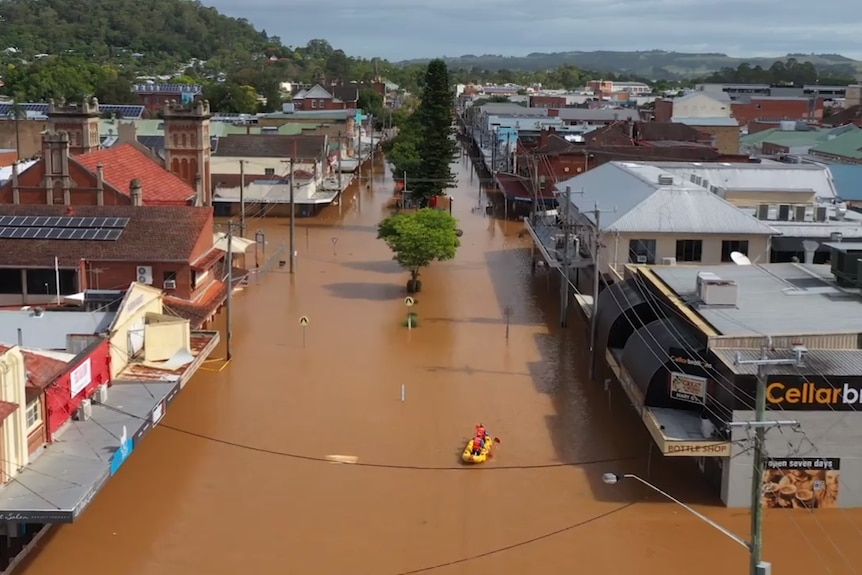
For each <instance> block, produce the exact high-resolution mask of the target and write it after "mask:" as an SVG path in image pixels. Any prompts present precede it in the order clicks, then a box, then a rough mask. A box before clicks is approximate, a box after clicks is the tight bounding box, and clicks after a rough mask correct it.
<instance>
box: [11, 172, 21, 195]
mask: <svg viewBox="0 0 862 575" xmlns="http://www.w3.org/2000/svg"><path fill="white" fill-rule="evenodd" d="M12 203H13V204H20V203H21V190H20V189H19V188H18V162H13V163H12Z"/></svg>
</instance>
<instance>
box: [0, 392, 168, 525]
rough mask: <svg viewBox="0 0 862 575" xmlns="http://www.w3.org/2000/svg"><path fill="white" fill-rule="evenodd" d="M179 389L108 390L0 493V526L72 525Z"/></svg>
mask: <svg viewBox="0 0 862 575" xmlns="http://www.w3.org/2000/svg"><path fill="white" fill-rule="evenodd" d="M178 389H179V381H173V382H148V383H147V384H146V385H145V384H143V383H138V384H134V383H123V384H115V385H113V386H112V387H111V388H110V391H109V392H108V398H109V400H108V403H107V405H101V404H98V403H94V404H92V417H91V418H90V419H88V420H87V421H75V422H73V425H74V426H75V429H74V430H73V429H69V430H67V431H66V433H63V434H62V435H61V436H60V437H59V438H58V439H57V441H55V442H54V443H53V444H52V445H50V446H49V447H48V448H47V449H46V450H45V451H44V453H42V454H41V455H40V456H39V458H38V459H36V460H35V461H34V462H33V463H31V464H30V465H28V466H27V467H25V468H24V470H23V471H21V473H19V474H18V475H16V476H15V477H14V478H13V479H12V480H11V481H9V483H8V484H7V485H6V486H5V487H4V488H3V490H2V491H0V521H20V522H29V523H72V522H73V521H75V519H77V518H78V516H79V515H80V514H81V512H83V511H84V509H86V508H87V506H88V505H89V504H90V502H91V501H92V500H93V498H94V497H95V496H96V494H97V493H98V492H99V491H101V489H102V487H103V486H104V485H105V483H106V482H107V481H108V479H109V478H110V477H111V475H113V474H114V473H116V471H117V469H119V467H120V466H121V465H122V463H123V462H124V461H125V459H126V458H127V457H128V456H129V454H130V453H131V452H132V450H133V449H134V444H135V442H136V441H138V440H140V438H141V437H143V433H141V430H142V429H145V428H147V429H149V428H151V427H152V424H153V421H152V414H153V412H154V411H158V408H159V407H160V406H161V411H162V412H163V411H164V406H165V405H167V403H168V400H169V399H173V397H174V396H175V395H176V390H178ZM112 406H116V407H113V408H112Z"/></svg>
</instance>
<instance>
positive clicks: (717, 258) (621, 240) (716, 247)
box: [599, 233, 769, 273]
mask: <svg viewBox="0 0 862 575" xmlns="http://www.w3.org/2000/svg"><path fill="white" fill-rule="evenodd" d="M698 239H699V240H703V250H702V254H701V261H700V262H678V264H677V265H697V264H698V263H700V264H704V265H716V264H721V263H722V261H721V242H723V241H740V240H747V241H748V257H749V259H751V261H752V262H755V263H768V262H769V238H768V236H750V235H732V234H728V235H718V234H711V235H694V234H692V235H672V234H649V233H638V234H612V233H606V234H602V244H603V245H604V254H605V257H604V258H602V257H601V256H600V257H599V267H600V268H601V270H602V272H603V273H607V272H608V271H609V270H610V267H614V269H616V271H617V272H618V273H622V272H623V267H624V266H625V265H626V264H629V263H635V262H631V261H629V242H630V241H631V240H656V254H655V263H656V265H661V260H662V258H672V257H676V242H677V240H698Z"/></svg>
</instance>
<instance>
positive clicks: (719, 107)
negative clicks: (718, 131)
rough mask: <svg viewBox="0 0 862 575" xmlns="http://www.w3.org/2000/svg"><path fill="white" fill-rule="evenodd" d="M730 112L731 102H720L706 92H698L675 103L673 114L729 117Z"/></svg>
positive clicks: (687, 116)
mask: <svg viewBox="0 0 862 575" xmlns="http://www.w3.org/2000/svg"><path fill="white" fill-rule="evenodd" d="M730 112H731V109H730V104H729V103H727V102H720V101H718V100H716V99H714V98H710V97H709V96H707V95H706V94H696V95H694V96H691V97H689V98H686V99H685V100H681V101H680V100H675V101H674V103H673V115H674V116H675V117H677V118H729V117H730Z"/></svg>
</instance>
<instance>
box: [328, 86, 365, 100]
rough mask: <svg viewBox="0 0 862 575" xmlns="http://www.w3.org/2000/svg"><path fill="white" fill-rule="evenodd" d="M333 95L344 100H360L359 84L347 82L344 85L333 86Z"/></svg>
mask: <svg viewBox="0 0 862 575" xmlns="http://www.w3.org/2000/svg"><path fill="white" fill-rule="evenodd" d="M331 92H332V95H333V96H334V97H335V98H337V99H339V100H341V101H343V102H357V101H359V86H357V85H356V84H346V85H343V86H332V88H331Z"/></svg>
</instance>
